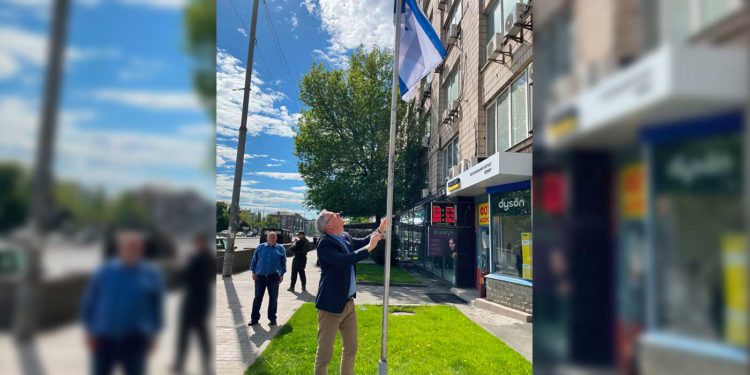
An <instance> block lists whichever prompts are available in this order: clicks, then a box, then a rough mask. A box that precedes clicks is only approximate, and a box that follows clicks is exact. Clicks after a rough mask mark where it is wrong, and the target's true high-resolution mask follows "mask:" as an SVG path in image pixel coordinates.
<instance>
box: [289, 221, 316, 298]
mask: <svg viewBox="0 0 750 375" xmlns="http://www.w3.org/2000/svg"><path fill="white" fill-rule="evenodd" d="M290 250H291V251H292V254H294V259H293V260H292V285H291V286H290V287H289V289H287V290H288V291H290V292H294V285H296V284H297V274H299V279H300V281H301V282H302V291H305V290H307V288H306V286H307V276H306V275H305V265H306V264H307V253H308V252H310V250H312V245H311V244H310V241H308V240H307V238H306V237H305V232H299V233H298V234H297V241H296V242H295V243H294V245H292V248H291V249H290Z"/></svg>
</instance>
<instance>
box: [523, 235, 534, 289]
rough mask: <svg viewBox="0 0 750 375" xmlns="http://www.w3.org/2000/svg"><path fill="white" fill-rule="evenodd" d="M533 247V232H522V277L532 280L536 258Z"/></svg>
mask: <svg viewBox="0 0 750 375" xmlns="http://www.w3.org/2000/svg"><path fill="white" fill-rule="evenodd" d="M531 247H532V246H531V232H523V233H521V253H522V257H523V268H522V270H523V274H522V275H521V277H523V278H524V279H526V280H531V277H532V275H533V272H532V264H533V259H534V258H533V256H532V250H531Z"/></svg>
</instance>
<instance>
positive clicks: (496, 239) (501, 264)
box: [490, 185, 531, 279]
mask: <svg viewBox="0 0 750 375" xmlns="http://www.w3.org/2000/svg"><path fill="white" fill-rule="evenodd" d="M490 206H491V210H490V212H491V216H492V217H491V228H490V236H491V238H492V242H491V247H492V253H491V254H490V258H491V260H490V266H491V267H490V272H492V273H495V274H502V275H507V276H512V277H518V278H525V279H531V272H530V271H531V246H530V241H531V189H530V188H529V187H528V185H525V187H523V188H522V189H521V190H515V191H505V192H497V193H493V194H491V195H490ZM524 268H526V270H527V271H526V272H524Z"/></svg>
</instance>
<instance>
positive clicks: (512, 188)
mask: <svg viewBox="0 0 750 375" xmlns="http://www.w3.org/2000/svg"><path fill="white" fill-rule="evenodd" d="M531 164H532V155H531V154H529V153H514V152H498V153H495V154H493V155H492V156H490V157H488V158H487V159H485V160H484V161H482V162H480V163H478V164H476V165H474V166H472V167H471V168H469V169H468V170H466V171H464V172H463V173H461V174H460V175H459V176H458V177H456V178H454V179H452V180H450V181H448V183H447V191H448V196H449V197H453V198H455V199H461V198H463V199H470V200H471V201H472V202H473V204H474V206H475V207H476V209H475V210H474V211H473V212H472V213H471V218H472V223H471V224H472V225H471V232H470V235H471V236H472V237H473V240H474V241H473V242H474V243H475V246H474V247H473V248H472V249H471V255H472V257H473V259H472V260H473V261H472V269H471V270H470V273H471V275H472V276H473V283H472V285H471V287H474V288H477V289H479V290H480V291H481V297H483V298H486V299H487V300H489V301H491V302H493V303H497V304H500V305H503V306H504V307H506V308H511V309H514V310H518V311H520V312H523V314H526V315H531V314H532V281H531V280H532V263H533V262H532V246H531V243H532V230H531V209H532V202H531ZM468 235H469V233H467V236H466V237H468Z"/></svg>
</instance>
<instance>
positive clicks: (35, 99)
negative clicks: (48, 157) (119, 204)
mask: <svg viewBox="0 0 750 375" xmlns="http://www.w3.org/2000/svg"><path fill="white" fill-rule="evenodd" d="M185 4H186V1H185V0H148V1H147V0H77V1H72V8H71V12H70V17H69V27H68V38H67V39H68V40H67V50H66V59H65V60H66V61H65V64H66V65H65V73H64V81H63V88H62V95H61V120H60V123H59V124H60V125H59V130H58V138H57V142H56V164H55V173H56V175H57V176H58V177H59V178H61V179H65V180H76V181H79V182H80V183H82V184H84V185H87V186H90V187H97V188H99V187H101V188H104V189H106V190H107V191H108V192H115V193H116V192H119V191H122V190H125V189H132V188H137V187H140V186H143V185H151V186H164V187H168V188H173V189H179V190H183V189H186V188H188V189H192V190H197V191H199V192H201V193H202V194H203V195H204V196H206V197H207V198H210V199H213V196H214V194H215V183H214V179H213V170H212V168H211V161H212V159H213V155H212V151H213V150H212V147H211V146H212V142H213V132H212V130H213V128H212V126H211V118H210V117H209V116H208V115H207V112H206V110H205V109H204V108H203V107H202V106H201V103H200V102H199V99H198V97H197V95H196V94H195V93H194V91H193V88H192V77H191V74H192V64H194V62H193V60H192V58H191V57H190V56H188V55H187V54H186V52H185V50H184V46H185V42H184V26H183V8H184V6H185ZM50 13H51V11H50V0H35V1H25V0H8V1H5V2H4V3H3V4H2V7H0V25H2V26H0V122H2V123H3V127H2V129H1V130H0V133H2V134H0V159H2V160H13V161H17V162H20V163H22V164H24V165H26V166H29V165H30V163H31V161H32V155H33V152H34V150H35V148H36V147H35V146H36V139H35V137H36V131H37V127H38V122H39V117H38V113H39V106H40V104H41V100H42V95H41V92H42V89H43V82H44V65H45V63H46V54H47V49H46V45H47V37H48V29H49V26H50V18H51V14H50Z"/></svg>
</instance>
